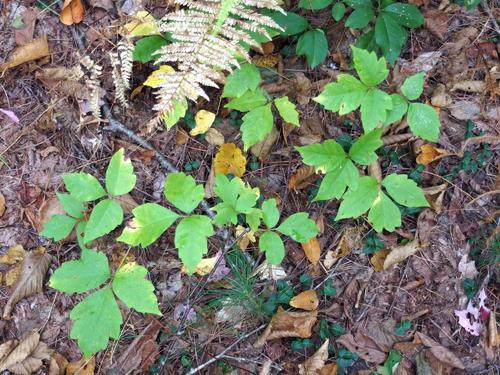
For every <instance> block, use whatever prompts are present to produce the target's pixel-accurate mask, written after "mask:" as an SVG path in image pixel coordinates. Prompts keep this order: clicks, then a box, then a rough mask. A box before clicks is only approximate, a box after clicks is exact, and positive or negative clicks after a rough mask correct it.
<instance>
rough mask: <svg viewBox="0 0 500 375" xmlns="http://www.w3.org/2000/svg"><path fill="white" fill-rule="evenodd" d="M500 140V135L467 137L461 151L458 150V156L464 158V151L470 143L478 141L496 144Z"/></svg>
mask: <svg viewBox="0 0 500 375" xmlns="http://www.w3.org/2000/svg"><path fill="white" fill-rule="evenodd" d="M499 142H500V137H499V136H496V135H489V134H487V135H481V136H479V137H473V138H467V139H466V140H465V142H464V143H463V144H462V147H461V148H460V151H459V152H458V154H457V155H458V156H459V157H461V158H463V157H464V152H465V149H466V148H467V146H469V145H471V144H472V145H474V144H477V143H488V144H496V143H499Z"/></svg>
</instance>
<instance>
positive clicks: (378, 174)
mask: <svg viewBox="0 0 500 375" xmlns="http://www.w3.org/2000/svg"><path fill="white" fill-rule="evenodd" d="M368 174H369V175H370V176H372V177H373V178H374V179H375V180H377V182H378V183H379V184H380V183H382V169H381V168H380V163H379V161H378V160H375V161H374V162H373V163H371V164H370V165H369V166H368Z"/></svg>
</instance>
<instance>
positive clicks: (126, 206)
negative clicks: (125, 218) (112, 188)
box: [113, 193, 139, 214]
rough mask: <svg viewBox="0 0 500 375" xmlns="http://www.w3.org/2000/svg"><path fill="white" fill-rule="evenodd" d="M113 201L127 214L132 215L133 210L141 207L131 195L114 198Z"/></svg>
mask: <svg viewBox="0 0 500 375" xmlns="http://www.w3.org/2000/svg"><path fill="white" fill-rule="evenodd" d="M113 200H115V201H116V202H118V204H119V205H120V207H121V208H122V209H123V212H125V213H126V214H131V213H132V210H133V209H134V208H136V207H137V206H138V205H139V203H137V202H136V201H135V199H134V198H132V196H131V195H130V194H129V193H127V194H123V195H120V196H118V197H113Z"/></svg>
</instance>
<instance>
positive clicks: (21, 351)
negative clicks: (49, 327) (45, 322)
mask: <svg viewBox="0 0 500 375" xmlns="http://www.w3.org/2000/svg"><path fill="white" fill-rule="evenodd" d="M51 352H52V351H51V349H49V347H48V346H47V345H46V344H45V343H43V342H41V341H40V334H39V333H38V332H32V333H30V334H29V335H28V336H26V337H25V338H24V339H23V340H21V342H18V341H17V340H9V341H7V342H5V343H3V344H2V345H0V371H4V370H9V371H11V372H13V373H14V374H17V375H30V374H33V373H35V372H36V371H38V370H39V369H40V367H42V365H43V363H42V361H43V360H49V359H50V355H51Z"/></svg>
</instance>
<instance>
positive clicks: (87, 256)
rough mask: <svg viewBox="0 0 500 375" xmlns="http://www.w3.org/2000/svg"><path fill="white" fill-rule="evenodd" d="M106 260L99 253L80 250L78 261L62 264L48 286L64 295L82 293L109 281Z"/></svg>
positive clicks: (104, 256) (103, 255) (102, 254)
mask: <svg viewBox="0 0 500 375" xmlns="http://www.w3.org/2000/svg"><path fill="white" fill-rule="evenodd" d="M109 276H110V274H109V267H108V258H106V255H105V254H104V253H101V252H97V251H94V250H87V249H84V250H82V255H81V257H80V259H78V260H70V261H69V262H64V263H63V264H61V266H60V267H59V268H58V269H56V270H55V271H54V274H53V275H52V276H51V277H50V281H49V285H50V287H51V288H54V289H57V290H58V291H60V292H64V293H83V292H86V291H88V290H90V289H94V288H97V287H98V286H100V285H101V284H102V283H104V282H105V281H106V280H107V279H109Z"/></svg>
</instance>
